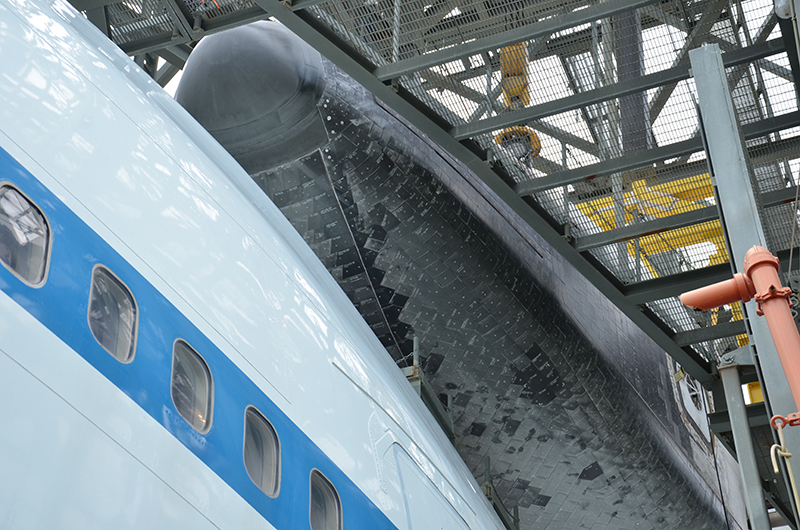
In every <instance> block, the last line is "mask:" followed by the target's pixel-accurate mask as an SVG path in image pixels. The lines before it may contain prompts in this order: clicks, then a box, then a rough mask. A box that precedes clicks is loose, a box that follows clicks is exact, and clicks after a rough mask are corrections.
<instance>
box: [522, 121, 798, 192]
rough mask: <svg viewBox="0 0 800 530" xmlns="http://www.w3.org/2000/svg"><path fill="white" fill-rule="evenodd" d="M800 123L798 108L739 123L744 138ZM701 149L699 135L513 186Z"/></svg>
mask: <svg viewBox="0 0 800 530" xmlns="http://www.w3.org/2000/svg"><path fill="white" fill-rule="evenodd" d="M798 124H800V112H798V111H794V112H789V113H787V114H782V115H780V116H776V117H774V118H767V119H766V120H762V121H759V122H756V123H749V124H747V125H745V126H744V127H742V132H743V133H744V137H745V139H747V140H749V139H751V138H758V137H759V136H764V135H767V134H770V133H773V132H776V131H782V130H784V129H788V128H790V127H794V126H796V125H798ZM702 150H703V142H702V140H701V139H700V138H692V139H689V140H684V141H682V142H676V143H674V144H669V145H665V146H664V147H656V148H655V149H651V150H650V151H645V152H643V153H636V154H635V155H630V156H624V157H621V158H615V159H612V160H606V161H603V162H598V163H597V164H591V165H588V166H583V167H579V168H576V169H571V170H568V171H561V172H559V173H553V174H552V175H548V176H546V177H542V178H538V179H533V180H528V181H525V182H521V183H519V184H517V186H516V187H515V188H514V189H515V190H516V192H517V193H518V194H519V195H520V196H525V195H530V194H531V193H535V192H537V191H543V190H546V189H550V188H557V187H559V186H566V185H567V184H575V183H578V182H581V181H583V180H586V179H590V178H595V177H598V176H602V175H610V174H611V173H615V172H618V171H627V170H629V169H635V168H638V167H643V166H646V165H648V164H654V163H656V162H659V161H661V160H667V159H670V158H677V157H679V156H682V155H688V154H692V153H696V152H698V151H702Z"/></svg>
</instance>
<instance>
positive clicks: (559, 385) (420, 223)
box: [176, 22, 744, 529]
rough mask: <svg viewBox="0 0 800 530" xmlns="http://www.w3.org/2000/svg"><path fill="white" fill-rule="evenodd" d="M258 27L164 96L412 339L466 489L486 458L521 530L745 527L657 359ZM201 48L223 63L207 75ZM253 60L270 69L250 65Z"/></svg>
mask: <svg viewBox="0 0 800 530" xmlns="http://www.w3.org/2000/svg"><path fill="white" fill-rule="evenodd" d="M259 24H260V25H261V26H263V29H257V30H254V29H253V28H252V26H251V27H250V28H251V29H249V30H248V29H247V28H248V27H244V28H239V29H235V30H231V31H228V32H225V33H223V34H220V35H218V36H213V37H209V38H206V39H205V40H204V41H203V42H202V43H201V45H200V46H198V48H197V50H196V51H195V52H194V53H193V55H192V57H191V58H190V61H189V63H187V67H186V71H185V73H184V77H183V79H182V80H181V85H180V88H179V89H178V92H177V94H176V98H177V99H178V101H179V102H181V104H183V105H184V106H185V107H187V110H189V112H190V113H192V114H193V115H194V116H195V117H196V118H197V119H198V121H200V123H201V124H203V125H204V126H206V128H208V129H209V131H210V132H211V133H212V134H213V135H214V136H215V137H216V138H217V139H218V140H220V142H221V143H222V144H223V146H225V147H226V148H228V149H229V150H230V151H231V153H232V154H233V155H234V157H237V159H239V160H240V162H241V163H242V164H243V165H244V166H245V168H246V169H248V171H249V172H250V173H251V175H252V176H253V178H254V179H255V180H256V182H257V183H258V184H259V185H260V186H261V188H262V189H263V190H264V191H265V192H266V193H267V194H268V195H269V196H270V198H271V199H272V200H273V201H274V202H275V203H276V204H277V205H278V207H280V208H281V210H282V211H283V212H284V214H285V215H286V216H287V217H288V218H289V220H290V221H291V222H292V224H293V226H294V227H295V228H296V229H297V230H298V231H299V232H300V234H301V235H303V237H304V238H305V240H306V241H307V242H308V243H309V245H310V246H311V247H312V248H313V249H314V251H315V253H316V254H317V256H318V257H319V258H320V259H321V260H322V261H323V263H325V265H326V266H327V268H328V270H329V271H330V272H331V274H332V275H333V276H334V277H335V278H336V279H337V281H338V282H339V284H340V285H341V286H342V288H343V289H344V291H345V292H346V293H347V295H348V296H349V297H350V299H351V300H352V301H353V303H354V304H355V305H356V307H357V308H358V309H359V311H360V312H361V314H362V315H363V317H364V319H365V320H366V321H367V323H368V324H369V325H370V326H371V327H372V329H373V330H374V331H375V333H376V334H377V335H378V337H379V338H380V339H381V341H382V343H383V344H384V345H385V346H386V348H387V350H388V351H389V352H390V354H391V355H392V356H393V357H394V358H395V360H396V361H398V363H399V364H401V365H402V364H403V363H404V362H407V361H408V359H409V353H410V351H411V342H412V338H413V337H414V336H416V337H418V338H419V339H420V343H421V349H422V358H423V370H424V372H425V374H426V376H427V377H428V379H429V380H430V381H431V383H432V384H433V385H434V386H435V388H437V390H438V391H440V392H441V393H442V394H441V396H444V395H446V394H451V395H452V397H453V409H454V410H453V416H454V420H455V428H456V434H457V440H456V446H457V448H458V450H459V452H460V454H461V455H462V457H463V458H464V460H465V461H466V462H467V464H468V466H469V467H470V469H471V470H472V471H473V473H475V474H476V476H478V477H480V476H482V469H483V458H484V457H485V456H487V455H488V456H490V457H491V462H492V477H493V481H494V484H495V486H496V487H497V490H498V492H499V493H500V496H501V498H503V499H505V500H506V501H507V504H518V505H519V506H520V515H521V522H522V528H533V527H538V526H542V527H544V526H546V525H548V524H555V523H556V522H557V521H559V520H561V519H559V518H560V517H562V516H563V514H565V513H566V516H565V517H564V518H563V520H562V523H563V524H564V526H565V527H566V526H570V527H577V526H578V523H580V522H581V521H584V522H585V523H587V526H592V524H595V525H597V526H607V527H609V528H616V527H629V526H634V525H638V527H644V528H651V527H652V528H660V529H662V528H684V527H691V528H723V527H725V526H726V519H727V524H729V525H730V528H737V527H739V526H740V525H741V524H743V521H744V514H743V509H742V507H741V506H737V505H736V504H737V503H728V504H727V506H726V507H727V510H726V509H725V508H726V507H725V506H723V501H722V499H726V500H730V497H731V496H732V495H735V494H736V493H735V492H736V491H737V487H738V485H737V484H738V478H737V476H736V470H735V468H733V467H732V466H733V465H734V464H733V461H732V459H731V458H730V457H729V456H728V455H727V454H717V455H716V456H715V449H714V447H712V443H713V442H711V441H710V439H709V438H708V437H707V430H706V429H705V425H704V424H699V423H702V421H701V420H697V414H694V416H695V418H694V419H693V414H692V413H693V411H691V410H689V407H690V406H691V403H689V404H687V403H686V402H685V400H683V399H682V397H681V396H682V393H681V387H680V384H681V383H674V382H673V379H672V374H673V373H674V370H675V365H674V363H673V362H672V361H671V360H670V359H669V358H668V357H667V356H666V354H665V353H664V352H663V350H661V349H660V348H659V347H658V346H657V345H656V344H655V343H654V342H653V341H652V340H651V339H650V338H649V337H648V336H647V335H646V334H645V333H644V332H642V331H641V330H640V329H639V328H638V327H637V326H636V325H634V324H633V323H632V322H631V321H630V320H628V319H627V317H625V316H624V315H623V314H622V313H621V312H620V311H619V310H618V309H617V308H616V307H615V306H614V305H613V304H612V303H611V302H610V301H609V300H607V299H606V298H605V297H603V296H602V295H601V294H600V293H599V292H598V291H597V289H596V288H595V287H594V286H593V285H591V283H590V282H588V280H586V279H585V278H584V277H583V276H582V275H581V274H579V273H578V272H577V271H576V270H575V269H574V268H573V267H572V266H571V265H569V264H568V263H567V262H566V261H565V260H564V259H563V258H561V256H560V255H558V254H557V253H556V252H555V251H554V250H552V248H550V247H549V245H548V244H547V243H546V242H545V241H544V240H543V239H541V238H540V237H539V236H538V235H537V234H535V233H534V232H533V231H532V230H531V229H530V227H528V226H527V225H525V224H524V223H523V222H522V221H521V220H520V219H518V218H517V217H516V216H515V214H514V213H513V212H511V210H510V209H508V208H507V207H505V205H504V204H503V203H502V202H501V201H500V200H499V199H497V197H495V196H494V194H493V193H492V192H491V191H490V190H489V189H488V188H487V187H486V186H484V185H483V183H482V182H481V181H480V180H479V179H478V178H477V177H476V176H475V175H473V174H472V173H471V172H470V171H469V170H468V169H467V168H466V167H464V166H463V165H462V164H460V163H459V162H457V161H455V160H454V159H453V158H452V157H450V156H448V155H447V154H446V153H444V152H443V151H442V150H441V149H440V148H438V146H435V145H433V144H432V143H431V142H430V141H429V140H427V139H426V138H425V137H424V136H422V135H421V134H420V133H418V132H416V131H415V130H414V129H413V127H411V126H409V125H408V124H407V123H405V122H404V121H403V120H401V119H399V118H398V117H397V116H396V115H394V114H393V113H391V112H389V111H388V110H387V109H386V108H384V107H383V106H382V105H380V103H379V102H377V101H376V100H375V98H374V97H373V96H372V95H371V94H369V93H368V92H367V91H366V90H365V89H363V88H362V87H360V86H359V85H358V84H356V83H355V82H354V81H353V80H352V79H350V78H349V77H347V76H346V75H345V74H344V73H342V72H341V71H340V70H338V69H337V68H336V67H335V66H333V65H332V64H331V63H329V62H328V61H327V60H325V59H322V58H320V57H319V56H318V55H317V56H316V58H315V57H314V56H313V52H309V51H308V50H306V51H301V50H298V49H297V48H304V47H305V46H304V45H302V44H297V43H294V44H291V45H289V46H288V49H289V50H290V53H288V54H287V53H286V50H287V44H286V43H287V42H289V43H292V42H294V41H292V40H291V36H290V37H287V35H286V33H288V32H287V31H286V30H285V29H283V28H282V27H281V26H279V25H277V24H275V23H270V22H262V23H257V24H256V25H253V26H257V25H259ZM275 28H278V29H275ZM273 29H274V33H276V34H277V39H275V40H272V38H271V37H270V34H271V33H272V30H273ZM245 31H249V33H247V34H245V33H244V32H245ZM237 32H242V35H241V36H238V37H237ZM223 36H226V40H224V41H223V39H221V38H220V37H223ZM243 42H246V43H247V46H248V50H247V52H246V53H244V52H242V48H243V46H244V44H243ZM230 43H233V44H230ZM212 45H214V46H215V47H216V46H219V47H220V48H222V49H221V50H220V49H218V50H216V51H215V54H218V55H216V56H217V57H224V58H225V60H224V61H220V60H219V59H213V58H212V59H211V60H210V64H211V65H212V67H208V64H206V66H205V67H203V66H201V65H202V64H203V63H202V61H204V55H205V52H204V50H206V49H209V50H210V49H211V46H212ZM257 45H261V46H262V52H261V53H266V54H267V55H270V50H271V51H272V52H273V53H274V52H277V53H278V54H279V55H281V54H285V55H281V57H279V58H275V57H272V56H270V57H268V58H266V59H265V58H259V53H258V51H257V50H258V48H257ZM227 46H230V47H231V49H229V50H227V51H226V47H227ZM290 58H291V60H289V59H290ZM317 60H318V61H319V63H317V62H316V61H317ZM215 61H216V62H215ZM237 61H241V64H240V63H239V62H237ZM292 61H295V63H294V64H292ZM259 64H260V65H269V68H270V69H271V72H270V74H269V77H271V79H272V80H282V81H281V82H282V83H284V84H285V85H286V87H288V88H285V89H282V88H281V86H280V85H279V83H272V84H269V85H267V86H266V88H265V84H264V78H265V77H267V76H266V74H264V73H263V72H261V73H258V72H256V73H251V72H249V70H248V68H253V66H254V65H259ZM315 65H319V67H317V66H315ZM226 67H227V68H233V69H234V71H235V72H248V74H247V75H240V74H239V73H237V74H236V75H226V74H225V73H224V69H225V68H226ZM278 68H283V69H285V70H287V71H285V72H277V71H276V69H278ZM195 69H197V70H195ZM314 83H317V84H316V85H314ZM298 87H302V88H298ZM209 98H211V99H214V101H209ZM217 98H218V99H217ZM259 98H275V99H276V101H277V102H276V101H270V102H263V101H260V100H259ZM244 102H247V103H246V105H245V104H244ZM312 102H313V104H312ZM247 106H250V107H252V108H253V109H255V110H254V114H252V115H250V114H248V113H247V112H245V110H246V109H245V108H246V107H247ZM226 107H231V109H227V108H226ZM292 119H295V120H296V121H297V123H296V124H295V125H296V126H295V127H293V126H292V123H291V121H292ZM270 123H272V124H273V125H274V127H275V128H274V130H273V136H270V133H269V130H268V128H269V127H268V126H269V124H270ZM293 153H295V154H294V155H293ZM290 157H291V158H290ZM699 418H702V419H704V416H703V414H702V413H701V414H700V416H699ZM723 453H724V451H723ZM717 472H719V474H720V476H721V477H722V480H721V481H720V479H718V477H717ZM720 487H722V488H724V491H723V492H722V494H720ZM726 512H727V513H726ZM559 514H562V515H559ZM590 518H595V519H594V520H593V521H591V522H589V521H588V520H589V519H590Z"/></svg>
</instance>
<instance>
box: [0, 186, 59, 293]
mask: <svg viewBox="0 0 800 530" xmlns="http://www.w3.org/2000/svg"><path fill="white" fill-rule="evenodd" d="M5 187H7V188H11V189H13V190H14V191H16V192H17V193H19V194H20V195H22V196H23V197H24V198H25V200H26V201H28V203H30V204H31V205H32V206H33V207H34V208H35V209H36V211H37V212H39V214H40V215H41V216H42V219H44V224H45V226H47V245H46V246H45V258H44V272H43V273H42V279H41V280H40V281H39V283H31V282H29V281H28V280H26V279H25V278H23V277H22V276H20V275H19V273H18V272H17V271H15V270H14V269H12V268H11V267H9V266H8V265H6V264H5V262H4V261H3V260H0V263H2V265H3V267H4V268H5V269H6V270H7V271H9V272H10V273H11V274H13V275H14V276H15V277H16V278H17V279H18V280H19V281H21V282H22V283H24V284H25V285H27V286H28V287H32V288H34V289H40V288H41V287H43V286H44V284H45V283H47V277H48V275H49V273H50V261H51V260H50V258H51V257H52V255H53V228H52V227H51V225H50V220H49V219H48V218H47V215H46V214H45V213H44V211H43V210H42V208H41V207H40V206H39V205H38V204H37V203H36V202H35V201H34V200H33V199H31V198H30V197H29V196H28V194H27V193H25V192H24V191H22V190H21V189H20V188H19V187H18V186H17V185H16V184H14V183H13V182H11V181H9V180H0V189H2V188H5Z"/></svg>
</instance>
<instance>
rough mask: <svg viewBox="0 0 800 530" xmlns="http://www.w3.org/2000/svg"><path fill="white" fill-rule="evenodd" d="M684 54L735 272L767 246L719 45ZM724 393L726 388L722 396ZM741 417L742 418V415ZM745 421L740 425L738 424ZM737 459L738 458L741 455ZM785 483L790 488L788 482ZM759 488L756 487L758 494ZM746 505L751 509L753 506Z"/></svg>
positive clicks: (762, 323) (759, 327)
mask: <svg viewBox="0 0 800 530" xmlns="http://www.w3.org/2000/svg"><path fill="white" fill-rule="evenodd" d="M689 57H690V60H691V64H692V70H693V71H694V73H695V86H696V87H697V94H698V99H699V105H700V114H701V116H702V121H703V124H704V125H705V127H706V128H707V129H709V128H712V127H713V131H714V132H713V134H710V135H707V136H706V140H707V142H708V155H709V158H710V160H711V167H712V169H713V175H714V177H715V178H716V180H717V181H716V190H717V195H718V205H719V206H720V210H721V215H722V220H723V227H724V229H725V233H726V236H727V238H728V241H729V243H730V245H729V246H730V253H731V263H732V265H733V267H734V268H735V270H737V271H741V270H742V267H743V266H744V258H745V254H746V252H747V251H748V250H749V249H750V248H751V247H752V246H753V245H760V246H763V247H766V246H767V239H766V237H765V235H764V230H763V227H762V224H761V209H760V208H759V206H758V201H757V199H756V196H755V194H754V191H755V190H754V182H753V178H752V175H751V169H750V167H749V164H748V158H747V154H746V152H745V149H744V139H743V138H742V136H741V134H740V132H739V126H738V120H737V116H736V112H735V110H734V107H733V101H732V99H731V95H730V89H729V86H728V79H727V77H726V75H725V68H724V66H723V63H722V58H721V54H720V51H719V47H718V46H716V45H708V46H704V47H702V48H698V49H696V50H692V51H691V52H690V53H689ZM743 305H744V312H745V318H746V319H748V322H749V326H750V331H751V333H750V336H751V343H753V344H754V345H755V352H756V359H757V362H758V364H759V366H760V368H761V376H762V378H763V380H762V383H763V384H764V388H765V396H766V397H768V400H767V407H768V410H769V412H770V413H776V414H782V415H788V414H790V413H793V412H796V410H795V409H796V405H795V403H794V398H793V396H792V393H791V390H790V389H789V385H788V383H787V381H786V375H785V373H784V371H783V367H782V366H781V362H780V359H779V357H778V352H777V350H776V349H775V343H774V342H773V340H772V335H771V333H770V330H769V327H768V326H767V323H766V319H764V318H760V317H757V316H756V309H757V304H756V302H755V301H752V300H751V301H750V302H747V303H745V304H743ZM727 393H728V392H727V390H726V397H727ZM736 393H738V395H739V396H741V390H740V388H738V387H737V388H736ZM729 406H730V401H729ZM732 420H733V418H732ZM744 421H745V422H746V419H745V420H744ZM733 424H734V427H735V426H736V421H733ZM746 425H747V424H746V423H745V424H744V426H745V427H746ZM748 436H749V429H748ZM737 445H738V439H737ZM786 446H787V449H788V450H789V452H792V453H794V454H800V432H798V431H797V430H793V429H787V432H786ZM739 462H740V463H741V462H742V456H741V455H740V457H739ZM756 476H757V475H756ZM745 485H746V488H745V489H746V490H748V491H747V493H746V496H748V497H749V496H750V495H755V492H753V491H750V490H751V489H752V488H753V487H755V486H753V487H751V486H750V485H748V483H747V482H745ZM787 487H789V488H790V486H789V485H788V484H787ZM760 490H761V488H760V485H759V486H758V494H759V495H760V494H761V491H760ZM748 508H751V509H755V507H753V506H748ZM796 509H797V507H795V510H796ZM756 515H757V514H755V513H753V512H751V513H750V517H751V523H753V524H756V523H758V524H760V522H759V520H758V519H756ZM754 519H755V520H754ZM766 528H769V526H767V527H766Z"/></svg>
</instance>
